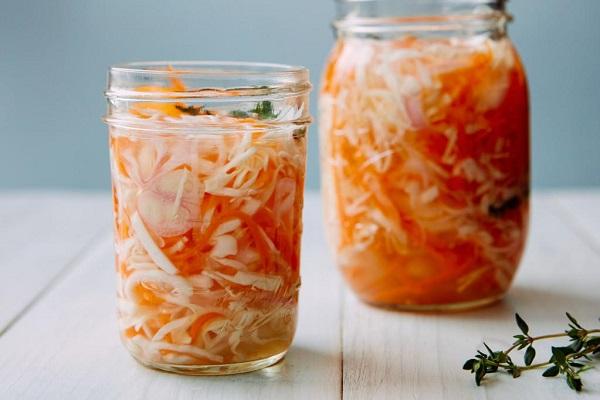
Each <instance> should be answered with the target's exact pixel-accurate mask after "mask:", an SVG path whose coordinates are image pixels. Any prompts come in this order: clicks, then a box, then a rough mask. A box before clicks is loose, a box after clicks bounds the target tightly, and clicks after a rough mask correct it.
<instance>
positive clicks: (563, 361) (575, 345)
mask: <svg viewBox="0 0 600 400" xmlns="http://www.w3.org/2000/svg"><path fill="white" fill-rule="evenodd" d="M567 318H568V319H569V321H570V324H568V327H569V329H567V330H565V331H564V332H562V333H554V334H549V335H542V336H531V335H530V334H529V326H528V325H527V323H526V322H525V320H524V319H523V318H521V316H520V315H519V314H515V320H516V323H517V326H518V327H519V329H520V330H521V332H522V334H517V335H514V336H513V337H514V338H515V339H516V341H515V342H514V343H513V344H512V346H510V347H509V348H508V349H506V350H502V351H495V350H492V349H491V348H490V347H489V346H488V345H487V344H485V343H484V346H485V348H486V350H487V354H486V353H484V352H482V351H478V352H477V354H476V355H475V358H471V359H468V360H467V361H466V362H465V363H464V365H463V369H464V370H467V371H471V373H473V374H475V383H476V384H477V386H480V385H481V383H482V382H483V380H484V378H485V376H486V375H488V374H492V373H496V372H499V371H503V372H507V373H509V374H510V375H512V376H513V378H518V377H519V376H521V373H523V372H525V371H528V370H533V369H539V368H546V369H545V370H544V372H543V373H542V376H543V377H554V376H557V375H563V376H564V377H565V382H566V383H567V385H568V386H569V388H571V389H573V390H575V391H576V392H579V391H581V390H582V389H583V381H582V380H581V377H580V374H581V373H582V372H585V371H587V370H589V369H591V368H593V365H592V362H593V361H595V360H597V358H596V359H593V358H590V356H591V355H597V354H600V336H594V335H593V334H597V333H600V329H586V328H583V327H582V326H581V325H580V324H579V322H578V321H577V320H576V319H575V318H574V317H573V316H572V315H571V314H569V313H567ZM560 337H568V338H569V340H570V342H571V343H570V344H569V345H568V346H562V347H552V357H550V359H549V360H548V361H546V362H540V363H537V364H533V361H534V359H535V356H536V350H535V348H534V347H533V343H536V342H538V341H541V340H545V339H553V338H560ZM524 348H527V350H525V354H524V357H523V361H524V365H517V364H515V363H514V362H513V361H512V359H511V358H510V356H509V353H511V352H512V351H514V350H517V351H519V350H522V349H524ZM575 360H582V361H584V360H585V361H584V362H576V361H575Z"/></svg>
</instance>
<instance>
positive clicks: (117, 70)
mask: <svg viewBox="0 0 600 400" xmlns="http://www.w3.org/2000/svg"><path fill="white" fill-rule="evenodd" d="M173 78H177V79H180V80H181V81H184V82H185V83H186V85H185V86H186V87H182V88H176V87H172V86H169V82H170V80H172V79H173ZM142 85H150V88H149V89H148V90H145V91H139V90H137V88H138V87H139V86H142ZM310 89H311V84H310V81H309V71H308V69H307V68H306V67H303V66H298V65H287V64H277V63H266V62H247V61H138V62H128V63H120V64H115V65H113V66H111V67H110V68H109V71H108V87H107V90H106V91H105V95H106V97H108V98H122V99H152V98H160V99H175V98H177V99H184V98H194V99H202V98H210V99H211V100H213V101H215V100H218V99H219V98H222V99H223V100H227V99H233V97H235V98H237V99H239V97H256V96H271V95H278V94H280V95H283V96H285V95H288V96H289V95H294V96H295V95H299V94H302V93H305V92H306V91H309V90H310ZM233 91H235V96H233Z"/></svg>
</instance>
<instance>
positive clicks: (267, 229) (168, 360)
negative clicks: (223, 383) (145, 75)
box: [110, 103, 306, 365]
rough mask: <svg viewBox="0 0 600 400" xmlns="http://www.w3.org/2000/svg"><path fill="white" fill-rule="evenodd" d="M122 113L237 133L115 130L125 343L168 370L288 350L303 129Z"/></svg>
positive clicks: (154, 109)
mask: <svg viewBox="0 0 600 400" xmlns="http://www.w3.org/2000/svg"><path fill="white" fill-rule="evenodd" d="M301 112H302V110H297V109H296V110H293V109H291V108H290V109H286V110H283V111H282V113H287V114H286V115H288V114H289V115H295V113H296V114H297V113H301ZM128 118H129V119H130V120H132V121H135V120H136V119H144V121H145V122H146V123H147V122H148V120H151V121H153V120H154V121H156V123H157V126H159V123H161V122H165V121H168V120H169V119H180V120H181V121H184V122H185V123H186V124H187V125H188V126H190V127H194V126H195V127H197V128H202V127H204V126H205V125H206V124H211V126H212V125H214V124H215V123H219V122H221V123H223V124H227V125H228V127H229V128H231V127H238V128H239V133H228V134H223V135H215V134H209V133H207V134H203V133H198V132H194V133H190V134H186V133H178V134H172V133H170V134H166V133H165V134H161V133H160V132H156V133H153V134H152V135H148V134H147V133H142V132H141V131H138V130H136V129H135V128H133V127H130V128H127V127H116V126H111V129H110V136H111V139H110V140H111V142H110V143H111V162H112V177H113V189H114V190H113V193H114V201H115V231H116V233H115V237H116V249H117V251H116V252H117V270H118V276H119V282H118V297H119V303H118V304H119V307H118V309H119V324H120V327H121V330H122V331H121V332H122V338H123V341H124V342H125V344H126V346H127V347H128V349H129V350H130V351H131V352H132V353H133V354H134V355H135V357H136V358H138V359H140V360H142V361H143V362H145V363H150V364H151V363H158V364H169V365H209V364H221V363H237V362H247V361H252V360H256V359H262V358H266V357H270V356H272V355H276V354H279V353H282V352H284V351H286V350H287V348H288V346H289V345H290V343H291V340H292V337H293V334H294V331H295V321H296V308H297V295H298V288H299V282H300V279H299V271H298V270H299V242H300V234H301V227H302V225H301V220H300V219H301V211H302V210H301V208H302V191H303V181H304V170H305V165H304V162H305V152H306V148H305V138H304V136H303V135H300V136H299V135H297V134H295V133H294V130H295V129H298V127H297V126H293V127H289V128H286V127H285V126H283V127H282V126H279V127H278V128H277V130H276V132H275V131H272V130H270V129H265V127H264V124H263V125H260V124H259V123H258V122H257V121H254V122H253V121H252V120H251V119H250V118H244V119H243V120H241V121H237V120H236V119H235V118H231V117H229V116H227V115H219V114H218V113H212V114H211V115H198V116H190V115H183V113H180V114H179V115H178V114H177V113H176V109H174V108H173V107H171V106H169V105H161V104H158V103H157V104H153V103H150V104H145V105H143V106H140V107H138V108H135V109H133V110H132V112H131V115H129V116H128ZM259 125H260V126H259ZM253 128H254V129H253ZM157 129H159V128H157Z"/></svg>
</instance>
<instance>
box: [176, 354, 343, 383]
mask: <svg viewBox="0 0 600 400" xmlns="http://www.w3.org/2000/svg"><path fill="white" fill-rule="evenodd" d="M338 363H339V358H338V357H337V355H336V354H335V353H334V352H333V349H332V352H331V353H330V354H326V353H321V352H318V351H316V350H313V349H309V348H306V347H302V346H295V345H294V344H292V347H291V348H290V350H289V352H288V354H287V355H286V356H285V358H284V359H283V360H281V361H280V362H278V363H277V364H275V365H272V366H270V367H268V368H264V369H261V370H258V371H254V372H249V373H245V374H238V375H228V376H186V375H175V374H172V376H173V377H176V378H177V379H185V380H189V381H198V382H201V383H202V382H204V383H207V382H219V381H223V382H224V381H227V382H228V383H229V382H243V383H244V384H246V385H249V386H248V388H252V387H253V386H254V385H256V387H254V389H256V388H257V387H259V386H260V385H264V384H265V383H269V384H276V383H283V384H287V383H290V382H292V381H298V377H299V376H305V378H306V379H304V381H305V382H306V383H308V382H309V381H310V383H311V384H317V383H318V382H317V381H318V380H320V379H322V380H323V382H325V383H329V381H328V380H330V379H331V376H330V375H328V374H327V372H329V371H330V370H335V368H336V367H337V365H338ZM307 367H308V368H309V369H311V370H310V371H308V370H307ZM300 380H301V381H302V379H300Z"/></svg>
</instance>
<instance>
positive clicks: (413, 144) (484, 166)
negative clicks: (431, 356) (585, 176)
mask: <svg viewBox="0 0 600 400" xmlns="http://www.w3.org/2000/svg"><path fill="white" fill-rule="evenodd" d="M337 5H338V16H339V19H338V20H337V21H336V22H335V24H334V26H335V28H336V32H337V37H338V39H337V43H336V44H335V47H334V48H333V51H332V52H331V55H330V57H329V60H328V62H327V66H326V70H325V73H324V76H323V84H322V88H321V95H320V138H321V154H322V156H321V157H322V160H321V161H322V163H321V164H322V188H323V193H324V202H325V213H326V217H327V222H326V225H327V228H328V229H329V238H330V244H331V246H332V248H333V250H334V254H335V256H336V262H337V264H338V266H339V268H340V269H341V271H342V272H343V275H344V277H345V279H346V280H347V282H348V283H349V284H350V286H351V287H352V289H353V290H354V291H355V292H356V293H357V294H358V296H360V298H362V299H363V300H364V301H366V302H368V303H372V304H374V305H379V306H388V307H395V308H399V309H408V310H456V309H466V308H471V307H476V306H481V305H484V304H488V303H491V302H494V301H496V300H498V299H500V298H501V297H502V296H503V295H504V294H505V292H506V291H507V290H508V288H509V286H510V283H511V281H512V279H513V276H514V274H515V271H516V269H517V266H518V264H519V261H520V258H521V255H522V252H523V248H524V244H525V238H526V234H527V221H528V214H529V105H528V89H527V83H526V78H525V72H524V69H523V65H522V64H521V61H520V59H519V56H518V55H517V52H516V50H515V48H514V47H513V45H512V43H511V41H510V39H509V38H508V36H507V33H506V25H507V22H508V21H510V16H509V15H508V14H507V13H506V11H505V7H504V1H502V0H427V1H409V0H360V1H359V0H339V1H338V2H337Z"/></svg>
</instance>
